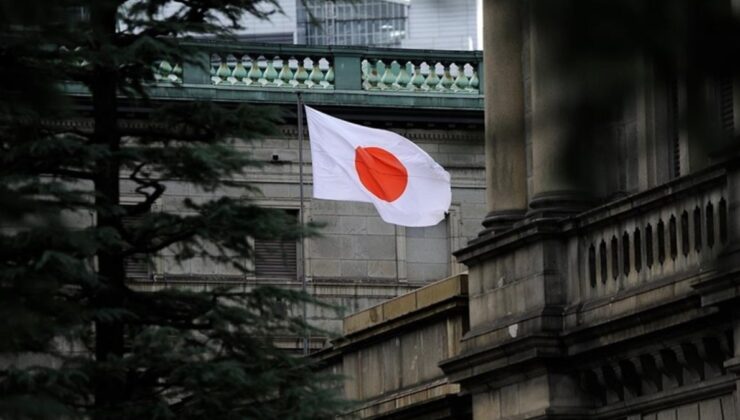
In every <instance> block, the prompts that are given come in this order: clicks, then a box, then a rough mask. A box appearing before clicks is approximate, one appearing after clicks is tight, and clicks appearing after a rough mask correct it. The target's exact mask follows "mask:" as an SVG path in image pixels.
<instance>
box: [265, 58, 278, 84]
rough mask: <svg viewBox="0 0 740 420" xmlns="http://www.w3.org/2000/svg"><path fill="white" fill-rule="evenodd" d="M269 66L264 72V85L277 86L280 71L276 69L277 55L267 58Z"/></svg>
mask: <svg viewBox="0 0 740 420" xmlns="http://www.w3.org/2000/svg"><path fill="white" fill-rule="evenodd" d="M266 60H267V67H265V71H264V72H262V80H264V82H263V83H262V85H263V86H276V84H277V83H276V82H277V81H278V72H277V70H275V57H272V58H270V59H267V58H266Z"/></svg>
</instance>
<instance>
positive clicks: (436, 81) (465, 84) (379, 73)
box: [362, 58, 480, 94]
mask: <svg viewBox="0 0 740 420" xmlns="http://www.w3.org/2000/svg"><path fill="white" fill-rule="evenodd" d="M476 64H477V63H475V62H472V63H469V62H466V61H461V62H459V63H454V62H449V61H438V60H434V59H432V60H423V59H417V60H403V59H400V60H391V61H388V62H386V61H383V59H382V58H370V59H364V60H362V88H363V89H364V90H370V91H372V90H390V91H393V90H400V91H409V92H420V93H462V94H478V93H480V90H479V88H480V81H479V79H478V73H477V70H476Z"/></svg>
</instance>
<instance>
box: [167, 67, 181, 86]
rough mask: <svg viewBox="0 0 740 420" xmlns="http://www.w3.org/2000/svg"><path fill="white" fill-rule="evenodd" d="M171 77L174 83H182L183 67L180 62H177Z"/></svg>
mask: <svg viewBox="0 0 740 420" xmlns="http://www.w3.org/2000/svg"><path fill="white" fill-rule="evenodd" d="M169 79H170V81H171V82H172V83H182V67H180V64H175V67H173V68H172V73H170V76H169Z"/></svg>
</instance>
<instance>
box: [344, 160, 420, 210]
mask: <svg viewBox="0 0 740 420" xmlns="http://www.w3.org/2000/svg"><path fill="white" fill-rule="evenodd" d="M355 170H356V171H357V175H359V177H360V182H362V185H363V186H364V187H365V188H367V189H368V191H370V192H371V193H373V195H375V196H376V197H378V198H379V199H381V200H383V201H387V202H389V203H390V202H392V201H395V200H397V199H398V197H400V196H401V194H403V192H404V191H405V190H406V185H408V182H409V174H408V171H406V167H404V166H403V164H402V163H401V161H400V160H398V158H397V157H395V156H394V155H393V153H391V152H389V151H387V150H385V149H382V148H380V147H357V149H355Z"/></svg>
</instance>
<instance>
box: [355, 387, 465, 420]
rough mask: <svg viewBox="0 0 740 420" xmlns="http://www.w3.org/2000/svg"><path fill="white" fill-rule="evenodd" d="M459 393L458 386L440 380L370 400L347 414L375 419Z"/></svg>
mask: <svg viewBox="0 0 740 420" xmlns="http://www.w3.org/2000/svg"><path fill="white" fill-rule="evenodd" d="M459 393H460V385H459V384H451V383H448V382H447V380H446V379H442V380H438V381H434V382H431V383H426V384H423V385H421V386H417V387H414V388H412V389H406V390H403V391H399V392H397V393H394V394H391V395H387V396H384V397H382V398H378V399H376V400H371V401H369V402H366V403H365V404H363V406H362V407H361V408H359V409H357V410H355V411H353V412H351V413H349V414H350V415H352V414H354V415H357V416H358V417H360V418H370V417H376V416H381V415H384V414H389V413H390V412H394V411H399V410H403V409H409V408H411V407H413V406H419V405H422V404H428V403H429V402H431V401H434V400H438V399H441V398H445V397H447V396H451V395H457V394H459Z"/></svg>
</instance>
